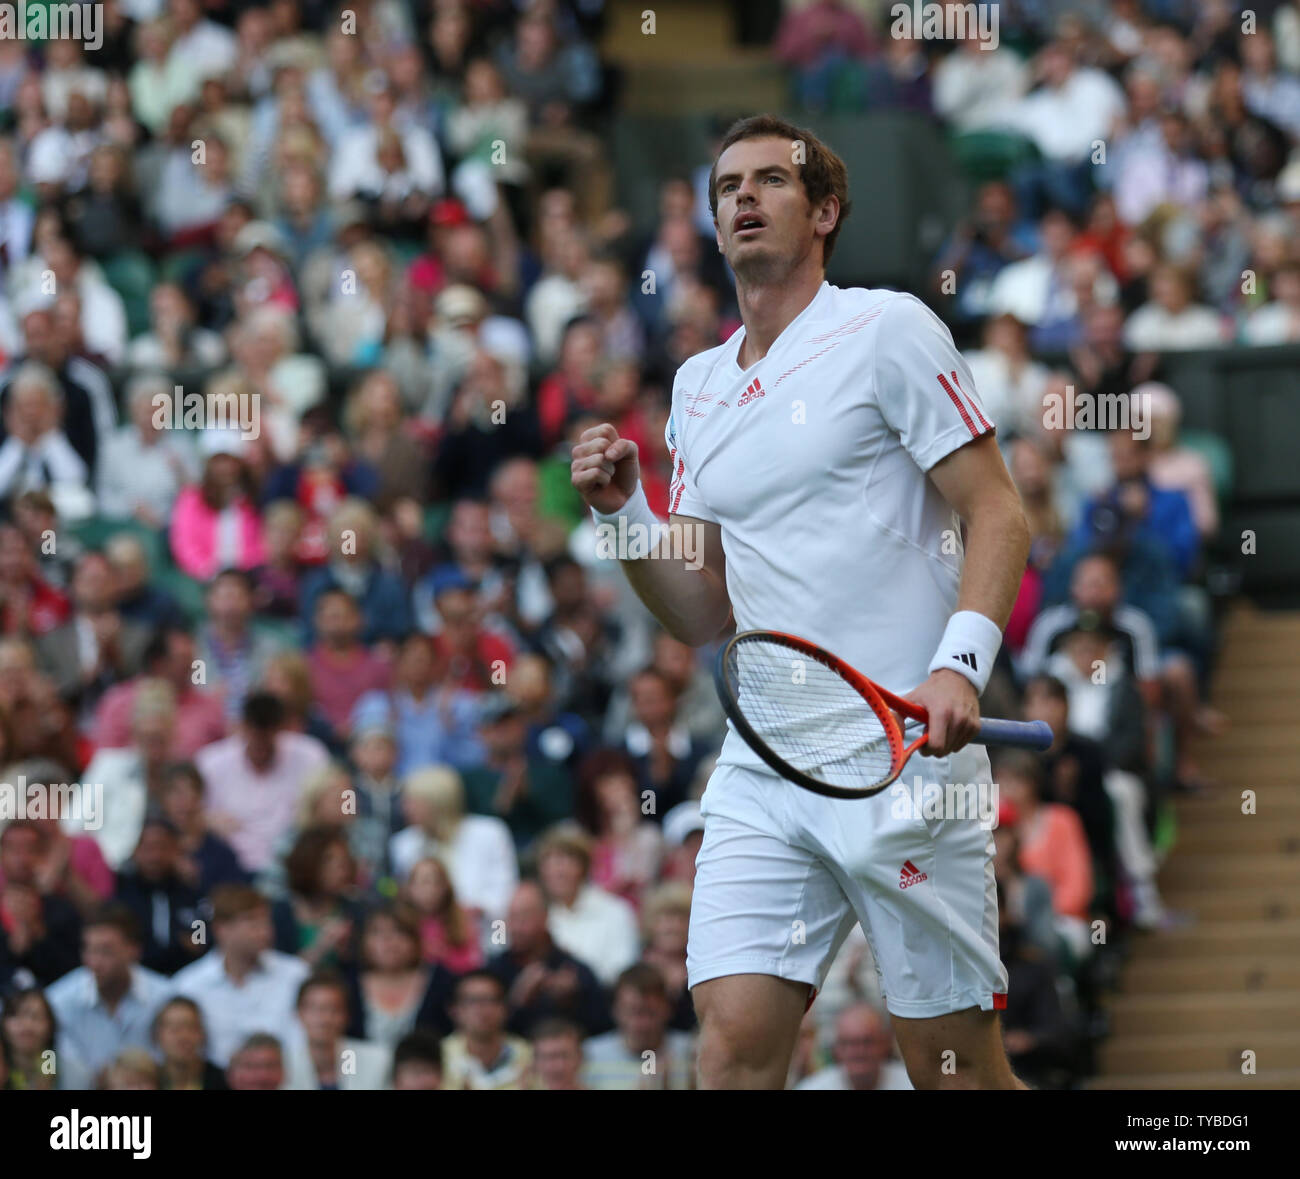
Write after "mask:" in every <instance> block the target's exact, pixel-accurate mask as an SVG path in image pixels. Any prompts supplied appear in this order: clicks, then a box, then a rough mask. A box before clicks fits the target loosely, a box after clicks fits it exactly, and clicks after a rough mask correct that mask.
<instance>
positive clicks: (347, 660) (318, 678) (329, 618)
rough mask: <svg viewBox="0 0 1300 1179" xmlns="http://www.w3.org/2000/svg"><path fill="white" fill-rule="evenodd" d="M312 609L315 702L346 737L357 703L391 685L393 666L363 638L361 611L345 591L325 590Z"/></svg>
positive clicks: (317, 597) (341, 735)
mask: <svg viewBox="0 0 1300 1179" xmlns="http://www.w3.org/2000/svg"><path fill="white" fill-rule="evenodd" d="M313 607H314V614H313V622H314V624H315V631H316V643H315V645H314V646H313V647H312V648H311V650H310V652H309V653H308V656H307V659H308V663H309V665H310V667H311V675H312V686H313V689H314V693H315V697H316V702H317V704H318V705H319V706H320V709H321V712H322V713H324V715H325V719H326V720H327V721H328V722H329V724H330V727H331V728H332V729H333V730H334V733H335V735H336V736H337V737H339V738H346V737H347V734H348V728H349V726H350V724H351V718H352V709H353V706H354V705H355V704H356V703H357V701H358V700H359V699H360V698H361V697H362V696H364V695H365V694H366V693H367V692H382V691H385V690H386V689H387V687H388V683H389V680H390V678H391V677H392V666H391V665H390V664H389V662H388V661H387V660H386V659H382V658H380V657H379V656H378V655H377V654H376V653H374V652H373V651H370V650H368V649H367V648H366V646H365V645H364V644H363V643H362V642H361V639H360V634H361V628H362V625H363V619H362V617H361V611H360V610H359V609H358V607H357V603H356V601H355V600H354V599H353V598H352V596H351V595H350V594H349V593H347V591H346V590H342V589H333V588H331V589H325V590H322V591H321V592H320V593H319V594H317V595H316V599H315V602H314V603H313Z"/></svg>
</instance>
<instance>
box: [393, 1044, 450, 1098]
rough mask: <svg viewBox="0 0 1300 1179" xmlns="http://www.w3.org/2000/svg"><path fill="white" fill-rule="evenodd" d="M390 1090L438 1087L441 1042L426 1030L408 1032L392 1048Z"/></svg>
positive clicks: (439, 1085) (440, 1073) (440, 1066)
mask: <svg viewBox="0 0 1300 1179" xmlns="http://www.w3.org/2000/svg"><path fill="white" fill-rule="evenodd" d="M393 1088H394V1089H421V1090H427V1089H441V1088H442V1043H441V1041H440V1040H439V1039H438V1037H437V1036H435V1035H432V1034H430V1033H429V1032H409V1033H408V1034H407V1035H405V1036H403V1037H402V1038H401V1040H399V1041H398V1043H397V1047H396V1048H395V1049H393Z"/></svg>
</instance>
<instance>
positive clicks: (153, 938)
mask: <svg viewBox="0 0 1300 1179" xmlns="http://www.w3.org/2000/svg"><path fill="white" fill-rule="evenodd" d="M180 860H181V840H180V832H179V831H177V830H176V827H175V826H174V825H173V824H172V823H171V821H170V820H168V819H165V818H162V817H161V816H157V817H154V818H148V819H146V820H145V821H144V824H143V825H142V827H141V829H140V838H139V840H138V842H137V843H136V846H135V850H134V851H133V852H132V854H131V858H130V859H129V860H128V861H127V862H126V863H125V864H123V865H122V868H121V871H120V872H119V874H118V881H117V893H116V895H115V898H114V899H115V900H116V901H117V902H118V903H119V904H121V905H123V906H125V907H126V908H127V909H128V910H129V911H130V912H131V913H132V914H133V915H134V917H135V920H136V923H137V924H138V926H139V928H140V930H141V933H142V935H143V941H142V947H141V951H140V964H141V965H142V966H144V967H146V968H147V969H149V970H153V971H156V972H157V973H158V974H163V975H171V974H175V973H176V972H177V971H178V970H179V969H180V968H181V967H182V966H188V965H189V964H190V963H191V962H192V961H194V959H195V958H197V957H198V956H199V955H200V954H201V953H202V952H203V951H204V950H205V949H206V947H205V946H204V945H203V944H202V943H201V942H198V941H196V940H195V930H196V922H197V921H198V920H200V917H199V913H200V906H201V902H202V900H203V894H202V893H200V892H199V890H198V889H197V888H195V887H194V885H193V884H191V883H188V882H187V881H185V880H184V879H183V878H182V876H181V870H180Z"/></svg>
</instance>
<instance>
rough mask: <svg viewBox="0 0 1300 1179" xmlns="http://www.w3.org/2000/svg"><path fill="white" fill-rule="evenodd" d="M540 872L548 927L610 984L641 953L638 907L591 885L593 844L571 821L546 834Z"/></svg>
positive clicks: (557, 940) (539, 859)
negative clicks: (547, 913)
mask: <svg viewBox="0 0 1300 1179" xmlns="http://www.w3.org/2000/svg"><path fill="white" fill-rule="evenodd" d="M537 871H538V876H539V878H540V880H541V884H542V889H543V890H544V891H545V893H546V899H547V901H548V902H549V904H550V915H549V917H548V920H547V927H548V928H549V929H550V931H551V937H552V938H554V939H555V944H556V945H557V946H559V947H560V949H562V950H565V951H567V952H568V953H570V954H572V955H573V956H574V957H575V958H577V959H578V961H580V962H582V963H584V964H585V965H587V966H589V967H591V969H592V972H593V973H594V974H595V975H596V977H597V978H598V979H600V981H601V982H602V983H604V984H605V986H610V985H612V984H613V983H614V981H615V980H616V979H617V978H618V976H619V975H620V974H622V972H623V971H624V970H626V969H627V968H628V967H629V966H631V965H632V963H633V962H635V961H636V960H637V958H638V956H639V955H640V953H641V936H640V931H639V929H638V927H637V920H636V911H635V910H634V909H633V908H632V906H631V905H629V904H628V903H627V901H625V900H623V899H622V898H621V897H616V896H614V895H612V894H611V893H607V892H606V891H605V890H604V889H603V888H597V887H596V886H595V885H594V884H590V883H588V880H587V877H588V875H589V873H590V871H591V844H590V842H589V841H588V840H587V838H586V836H585V835H584V834H583V833H582V832H581V831H580V830H578V829H577V828H576V827H574V826H572V825H568V824H565V825H562V826H560V827H557V828H555V829H553V830H552V831H551V832H550V833H548V834H547V835H546V836H544V837H543V839H542V842H541V847H540V849H539V851H538V857H537Z"/></svg>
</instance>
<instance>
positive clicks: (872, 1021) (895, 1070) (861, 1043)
mask: <svg viewBox="0 0 1300 1179" xmlns="http://www.w3.org/2000/svg"><path fill="white" fill-rule="evenodd" d="M831 1055H832V1057H833V1059H834V1061H835V1063H834V1064H832V1065H830V1066H828V1067H827V1068H824V1069H822V1070H821V1071H820V1072H817V1073H813V1074H812V1076H810V1077H805V1078H804V1079H803V1080H802V1081H800V1082H799V1083H798V1084H797V1085H796V1086H795V1088H796V1089H858V1090H861V1089H910V1088H912V1082H911V1081H910V1080H908V1077H907V1070H906V1069H905V1068H904V1067H903V1066H902V1064H901V1063H900V1062H899V1061H897V1060H890V1059H889V1056H890V1035H889V1023H888V1020H887V1019H886V1017H885V1016H884V1015H883V1014H882V1013H881V1012H880V1011H878V1010H877V1009H876V1008H875V1007H872V1006H870V1005H869V1004H867V1003H857V1004H854V1005H853V1006H852V1007H848V1008H846V1009H845V1010H844V1011H842V1012H841V1013H840V1016H839V1018H838V1019H837V1020H836V1021H835V1039H834V1041H833V1043H832V1046H831Z"/></svg>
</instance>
